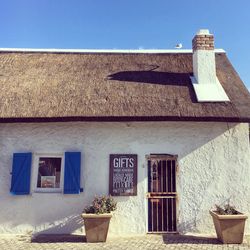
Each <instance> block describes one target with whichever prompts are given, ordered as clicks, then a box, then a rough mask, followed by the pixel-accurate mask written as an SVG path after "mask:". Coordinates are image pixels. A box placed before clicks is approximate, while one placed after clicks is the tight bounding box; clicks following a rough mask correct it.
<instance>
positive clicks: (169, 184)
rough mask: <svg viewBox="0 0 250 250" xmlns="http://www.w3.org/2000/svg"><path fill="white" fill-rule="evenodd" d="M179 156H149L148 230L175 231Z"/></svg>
mask: <svg viewBox="0 0 250 250" xmlns="http://www.w3.org/2000/svg"><path fill="white" fill-rule="evenodd" d="M176 163H177V156H173V155H150V156H149V157H148V195H147V198H148V232H149V233H163V232H165V233H174V232H177V227H176V224H177V223H176V199H177V193H176V170H177V166H176V165H177V164H176Z"/></svg>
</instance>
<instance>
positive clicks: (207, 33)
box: [196, 29, 211, 35]
mask: <svg viewBox="0 0 250 250" xmlns="http://www.w3.org/2000/svg"><path fill="white" fill-rule="evenodd" d="M196 35H211V34H210V33H209V30H208V29H200V30H199V31H198V32H197V33H196Z"/></svg>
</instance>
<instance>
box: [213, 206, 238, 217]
mask: <svg viewBox="0 0 250 250" xmlns="http://www.w3.org/2000/svg"><path fill="white" fill-rule="evenodd" d="M215 207H216V210H215V212H217V213H218V214H221V215H233V214H240V212H238V211H237V210H236V209H235V207H234V206H231V205H230V204H226V205H224V207H221V206H219V205H215Z"/></svg>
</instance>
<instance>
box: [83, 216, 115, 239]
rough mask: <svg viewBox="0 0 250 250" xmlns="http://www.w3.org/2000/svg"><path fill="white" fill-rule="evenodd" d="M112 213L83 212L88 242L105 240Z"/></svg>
mask: <svg viewBox="0 0 250 250" xmlns="http://www.w3.org/2000/svg"><path fill="white" fill-rule="evenodd" d="M111 217H112V214H82V218H83V220H84V226H85V232H86V239H87V242H105V241H106V239H107V235H108V229H109V222H110V219H111Z"/></svg>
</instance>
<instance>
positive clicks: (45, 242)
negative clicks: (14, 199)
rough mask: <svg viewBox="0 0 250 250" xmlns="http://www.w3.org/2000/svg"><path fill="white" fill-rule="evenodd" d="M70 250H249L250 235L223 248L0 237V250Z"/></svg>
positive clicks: (203, 241) (158, 240) (158, 239)
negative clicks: (240, 241) (242, 240)
mask: <svg viewBox="0 0 250 250" xmlns="http://www.w3.org/2000/svg"><path fill="white" fill-rule="evenodd" d="M12 249H15V250H22V249H23V250H26V249H27V250H28V249H38V250H40V249H41V250H43V249H48V250H63V249H67V250H71V249H76V250H77V249H91V250H96V249H109V250H119V249H128V250H130V249H131V250H140V249H143V250H154V249H183V250H190V249H201V250H204V249H208V250H210V249H211V250H212V249H223V250H225V249H250V236H249V237H245V239H244V242H243V244H241V245H222V244H220V243H219V242H218V241H217V239H215V238H212V237H201V236H180V235H168V236H160V235H145V236H140V237H127V238H125V237H124V238H109V239H108V241H107V242H106V243H86V242H85V238H84V237H83V236H80V235H74V236H53V237H51V236H41V237H39V238H36V239H33V240H31V238H30V237H28V236H6V235H5V236H4V235H1V236H0V250H12Z"/></svg>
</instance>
